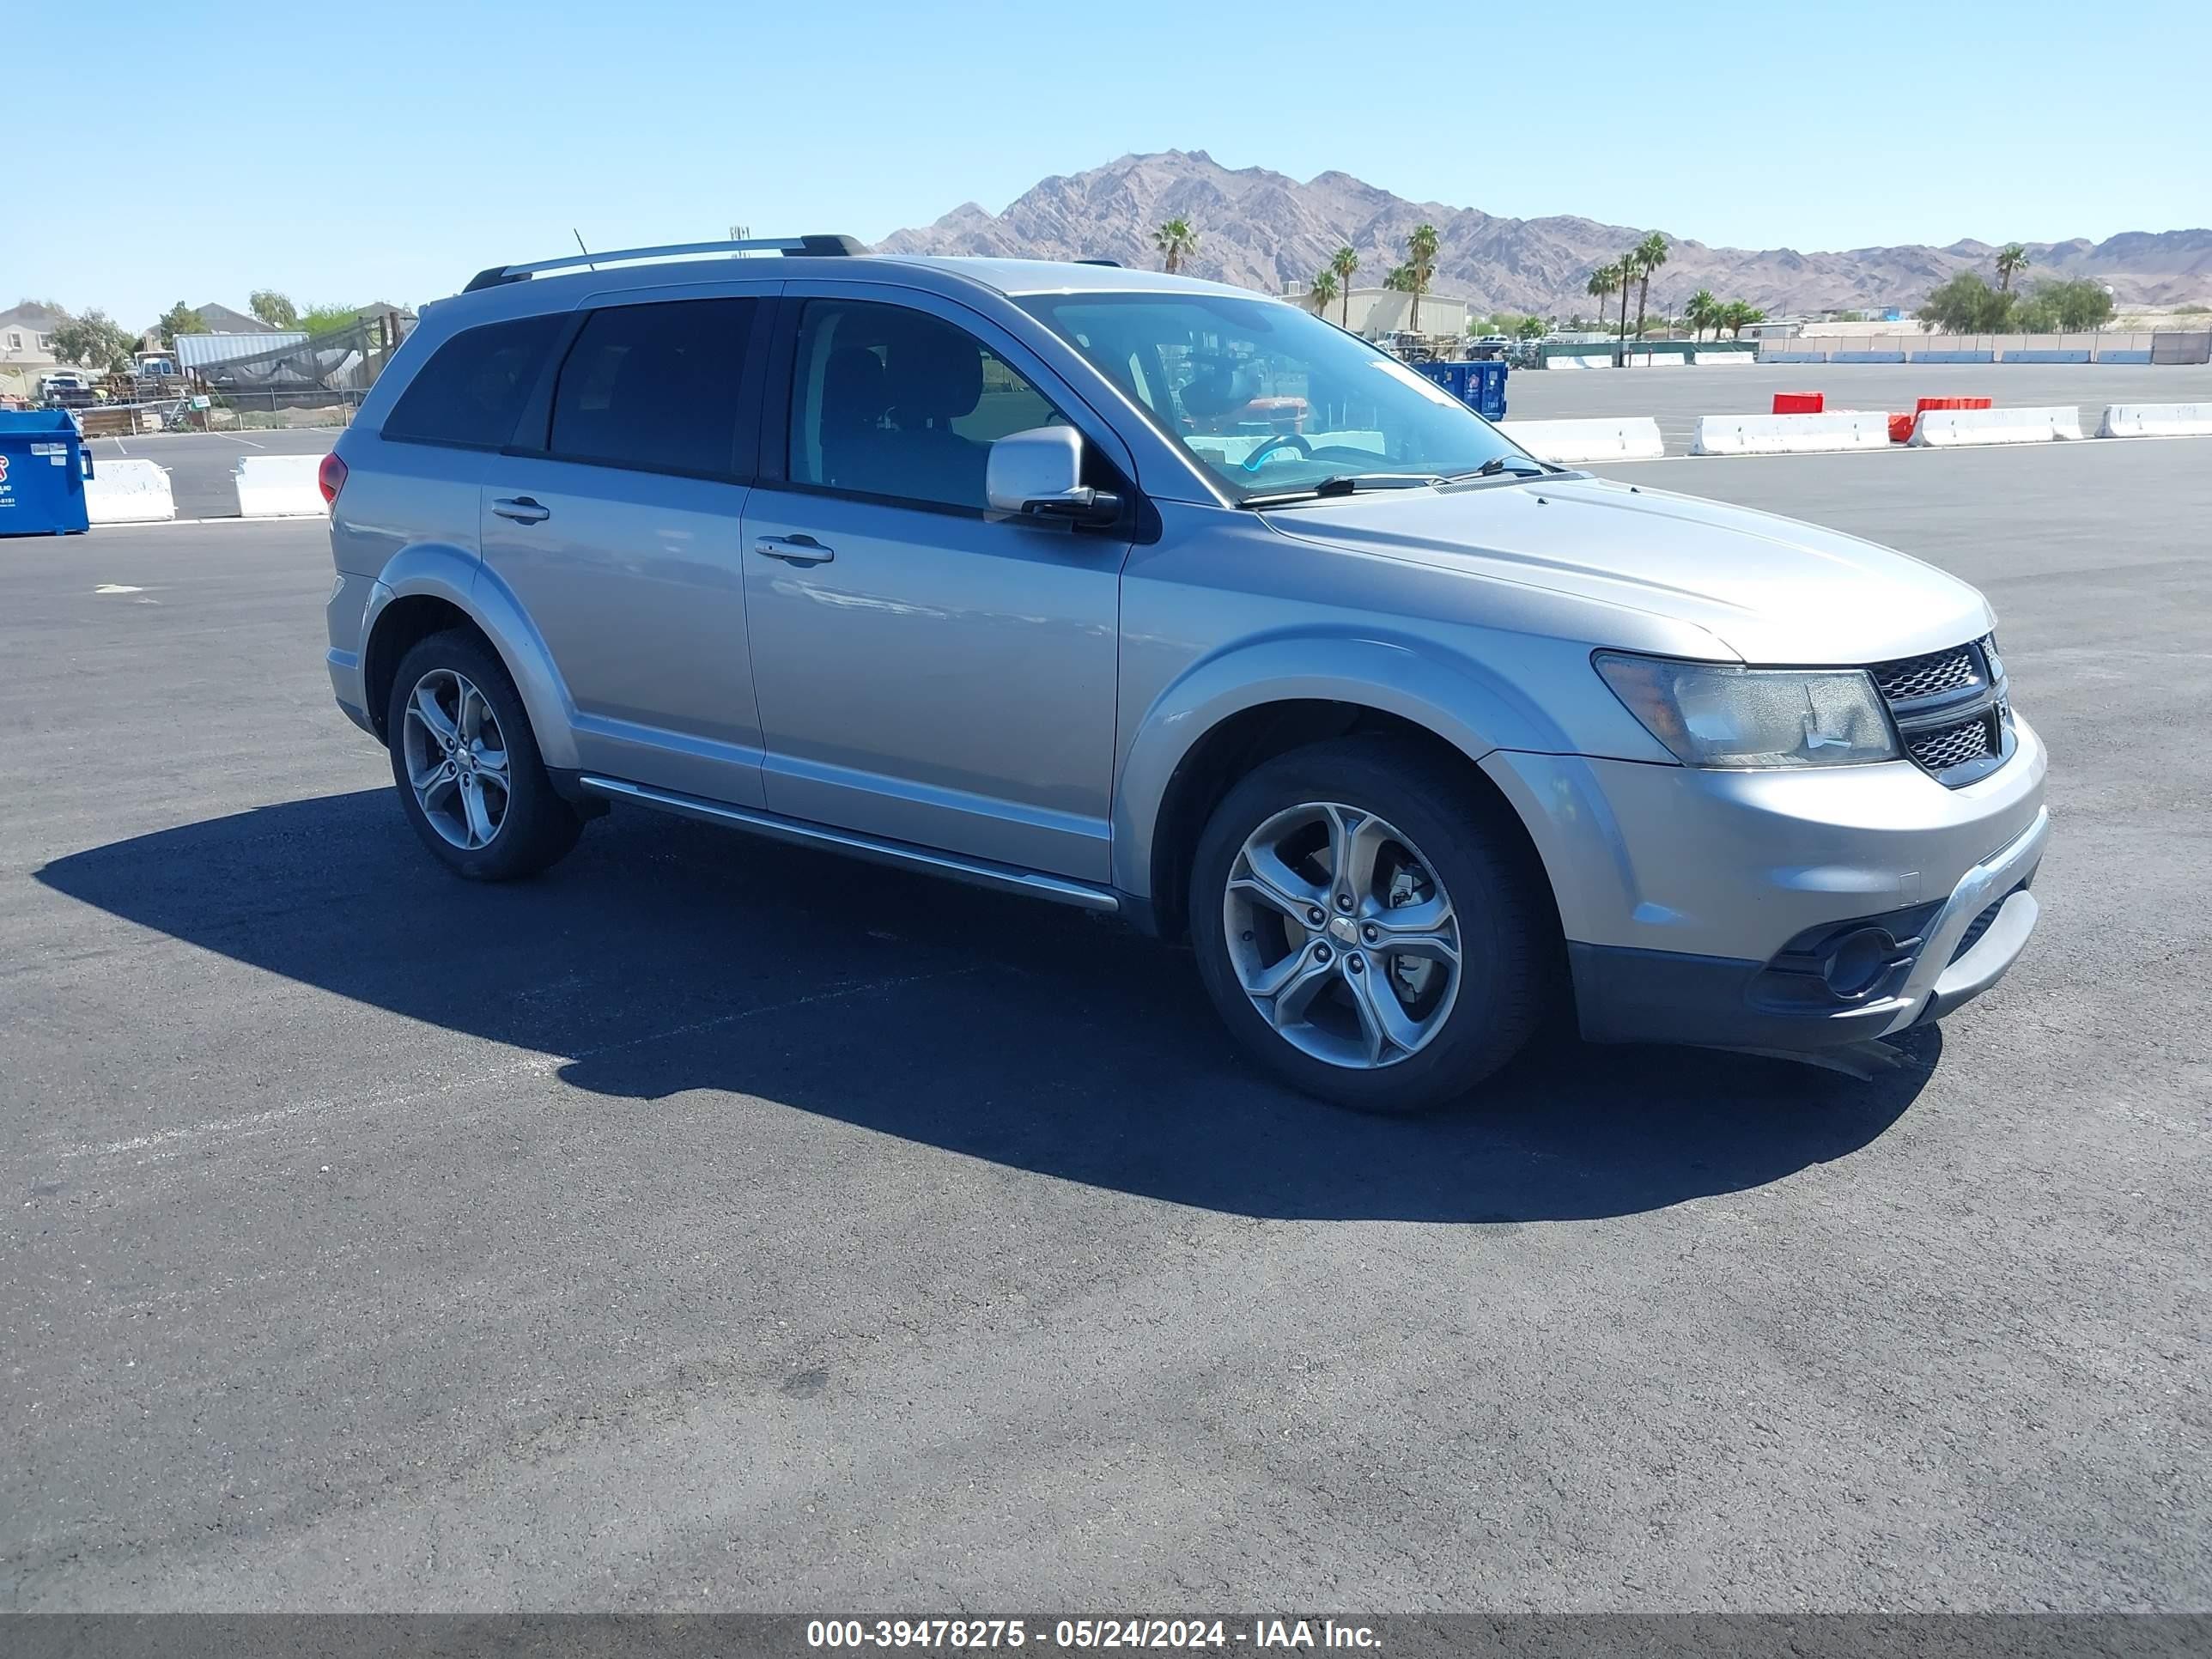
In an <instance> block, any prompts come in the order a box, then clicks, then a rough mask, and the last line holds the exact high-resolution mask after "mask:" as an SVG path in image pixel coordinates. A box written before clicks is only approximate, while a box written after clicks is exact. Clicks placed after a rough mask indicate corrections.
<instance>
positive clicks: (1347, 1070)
mask: <svg viewBox="0 0 2212 1659" xmlns="http://www.w3.org/2000/svg"><path fill="white" fill-rule="evenodd" d="M1494 811H1495V809H1493V808H1492V807H1491V806H1490V805H1488V804H1486V802H1484V801H1483V800H1482V799H1480V797H1479V796H1478V795H1477V794H1476V793H1475V792H1474V788H1473V787H1472V785H1471V782H1470V781H1469V780H1468V778H1467V777H1466V776H1465V775H1464V773H1463V771H1462V769H1459V768H1457V767H1455V766H1453V765H1451V764H1449V763H1446V762H1445V761H1443V760H1441V759H1439V758H1438V757H1433V756H1431V755H1430V754H1429V753H1427V752H1426V751H1425V750H1421V749H1419V748H1418V747H1414V746H1412V745H1406V744H1395V743H1391V742H1389V741H1387V740H1376V739H1362V738H1340V739H1336V740H1334V741H1331V742H1328V743H1324V744H1316V745H1314V746H1313V747H1311V748H1308V749H1301V750H1295V751H1293V752H1292V753H1290V754H1287V755H1283V756H1280V757H1277V758H1276V759H1274V760H1272V761H1269V762H1267V763H1266V764H1264V765H1262V766H1261V767H1260V768H1258V769H1256V770H1255V771H1254V772H1252V773H1251V774H1250V775H1249V776H1247V777H1245V778H1244V779H1243V781H1240V782H1239V783H1238V784H1237V786H1236V787H1234V788H1233V789H1231V791H1230V793H1229V795H1228V797H1227V799H1225V800H1224V801H1223V802H1222V803H1221V805H1220V806H1219V807H1218V808H1217V809H1216V811H1215V812H1214V814H1213V817H1212V820H1211V821H1210V822H1209V823H1208V824H1207V826H1206V831H1205V833H1204V835H1203V836H1201V837H1200V842H1199V847H1198V852H1197V856H1196V858H1195V860H1194V866H1193V872H1192V887H1191V894H1190V916H1191V933H1192V938H1193V942H1194V945H1195V946H1196V949H1197V954H1198V964H1199V971H1200V976H1201V977H1202V978H1203V979H1204V980H1205V981H1206V989H1207V991H1208V992H1209V993H1210V994H1212V998H1213V1000H1214V1003H1215V1006H1217V1007H1218V1009H1219V1010H1220V1012H1221V1015H1222V1018H1224V1019H1225V1020H1226V1021H1227V1022H1228V1024H1229V1027H1230V1030H1231V1031H1232V1032H1233V1033H1234V1034H1235V1035H1236V1036H1237V1039H1238V1040H1239V1042H1242V1043H1243V1046H1244V1047H1245V1048H1247V1049H1248V1050H1249V1051H1250V1053H1251V1054H1253V1055H1254V1056H1255V1058H1257V1059H1258V1060H1261V1062H1263V1063H1264V1064H1265V1065H1267V1066H1268V1067H1269V1068H1270V1069H1272V1070H1273V1071H1274V1072H1275V1073H1278V1074H1279V1075H1280V1076H1281V1077H1283V1078H1284V1079H1286V1080H1287V1081H1289V1082H1290V1083H1291V1084H1292V1085H1295V1086H1297V1088H1300V1089H1302V1090H1304V1091H1307V1092H1308V1093H1310V1094H1315V1095H1318V1096H1321V1097H1323V1098H1324V1099H1328V1100H1332V1101H1335V1102H1337V1103H1340V1104H1341V1105H1346V1106H1350V1107H1352V1108H1354V1109H1358V1110H1361V1111H1368V1112H1382V1113H1392V1114H1402V1113H1410V1112H1417V1111H1421V1110H1424V1109H1428V1108H1430V1107H1432V1106H1436V1105H1437V1104H1440V1103H1443V1102H1444V1101H1446V1100H1449V1099H1451V1098H1452V1097H1455V1096H1458V1095H1461V1094H1463V1093H1465V1092H1466V1091H1468V1090H1469V1089H1471V1088H1472V1087H1474V1085H1476V1084H1477V1083H1479V1082H1480V1081H1481V1080H1482V1079H1484V1078H1486V1077H1487V1076H1488V1075H1490V1073H1492V1072H1494V1071H1495V1070H1497V1069H1498V1067H1499V1066H1503V1065H1504V1063H1505V1062H1506V1061H1507V1060H1510V1059H1511V1058H1512V1056H1513V1055H1514V1054H1515V1053H1516V1051H1517V1050H1518V1049H1519V1048H1521V1046H1522V1043H1523V1042H1526V1041H1527V1039H1528V1034H1529V1032H1530V1030H1532V1029H1533V1028H1534V1024H1535V1021H1536V1017H1537V1013H1538V1012H1539V1006H1540V1002H1541V987H1542V985H1543V983H1544V981H1545V978H1546V975H1545V969H1544V963H1545V958H1544V955H1543V951H1542V939H1543V934H1542V932H1541V926H1540V922H1539V916H1540V915H1541V911H1540V908H1539V905H1538V903H1537V902H1536V898H1535V896H1534V894H1533V893H1532V891H1531V872H1529V870H1528V867H1527V860H1526V859H1525V858H1522V857H1519V856H1516V848H1515V847H1514V845H1513V844H1512V842H1511V841H1510V838H1509V836H1508V835H1507V833H1506V832H1505V830H1504V826H1502V825H1500V824H1499V823H1498V821H1497V818H1496V817H1495V816H1494Z"/></svg>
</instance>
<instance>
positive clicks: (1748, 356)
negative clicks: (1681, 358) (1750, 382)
mask: <svg viewBox="0 0 2212 1659" xmlns="http://www.w3.org/2000/svg"><path fill="white" fill-rule="evenodd" d="M1690 356H1691V361H1692V362H1694V363H1696V364H1697V366H1698V367H1699V368H1756V367H1757V366H1758V363H1759V357H1758V355H1757V354H1756V353H1754V352H1749V351H1696V352H1692V353H1691V354H1690Z"/></svg>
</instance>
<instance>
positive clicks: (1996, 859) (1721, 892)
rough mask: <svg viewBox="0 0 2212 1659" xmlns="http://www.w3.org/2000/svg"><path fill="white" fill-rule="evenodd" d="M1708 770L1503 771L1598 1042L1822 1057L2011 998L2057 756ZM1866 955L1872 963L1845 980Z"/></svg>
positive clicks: (2046, 830)
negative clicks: (1940, 769) (1948, 767)
mask: <svg viewBox="0 0 2212 1659" xmlns="http://www.w3.org/2000/svg"><path fill="white" fill-rule="evenodd" d="M2015 729H2016V731H2017V733H2018V738H2019V746H2018V749H2017V750H2016V751H2015V754H2014V756H2013V757H2012V759H2011V760H2010V762H2008V763H2007V764H2006V765H2005V766H2004V767H2002V768H2001V769H1999V770H1998V771H1996V772H1995V773H1992V774H1991V775H1990V776H1988V777H1986V778H1984V779H1982V780H1980V781H1978V782H1975V783H1973V784H1970V785H1968V786H1967V787H1965V788H1962V789H1946V788H1944V787H1942V785H1941V784H1938V783H1936V781H1934V780H1933V779H1931V778H1929V777H1928V776H1927V775H1925V774H1924V773H1922V772H1921V771H1920V770H1919V769H1917V767H1913V766H1911V764H1909V763H1892V764H1887V765H1881V766H1870V767H1850V768H1844V767H1838V768H1835V769H1832V770H1823V771H1806V772H1797V773H1778V772H1770V773H1747V772H1713V771H1699V770H1697V769H1691V768H1686V767H1672V766H1651V765H1644V764H1639V763H1632V762H1622V761H1592V760H1585V759H1582V758H1579V757H1571V756H1542V755H1522V754H1508V753H1504V752H1500V753H1498V754H1494V755H1492V756H1491V757H1489V758H1488V759H1487V760H1486V762H1485V763H1484V765H1485V769H1486V770H1487V771H1488V772H1489V773H1490V775H1491V776H1492V778H1493V779H1494V780H1495V781H1498V784H1499V786H1500V787H1501V788H1503V789H1504V791H1505V793H1506V794H1507V795H1508V797H1509V798H1510V799H1512V800H1513V801H1514V804H1515V805H1516V806H1517V807H1519V808H1520V810H1521V814H1522V821H1523V822H1524V823H1527V824H1528V826H1529V829H1530V832H1531V834H1532V836H1534V838H1535V840H1536V842H1537V848H1538V851H1539V853H1540V854H1541V856H1542V857H1543V860H1544V863H1545V866H1546V869H1547V872H1549V874H1550V875H1551V878H1552V884H1553V894H1554V896H1555V897H1556V898H1557V900H1558V902H1559V913H1560V920H1561V922H1562V924H1563V926H1564V927H1565V933H1566V938H1567V951H1568V959H1569V962H1570V964H1571V969H1572V971H1573V975H1574V982H1575V992H1576V999H1577V1008H1578V1012H1579V1015H1580V1018H1581V1022H1582V1027H1583V1035H1584V1036H1587V1037H1589V1039H1590V1040H1592V1041H1594V1042H1687V1043H1696V1044H1700V1045H1710V1046H1716V1047H1726V1048H1767V1049H1782V1050H1793V1051H1805V1050H1814V1049H1820V1048H1832V1047H1835V1046H1838V1045H1840V1044H1844V1043H1849V1042H1858V1041H1861V1040H1863V1039H1865V1038H1869V1037H1881V1036H1893V1035H1895V1034H1896V1033H1898V1032H1900V1031H1903V1030H1906V1029H1907V1028H1909V1027H1911V1026H1912V1025H1914V1024H1921V1023H1923V1022H1925V1021H1928V1020H1932V1019H1936V1018H1941V1017H1942V1016H1943V1015H1944V1014H1947V1013H1948V1012H1951V1011H1952V1010H1953V1009H1954V1008H1956V1007H1958V1006H1960V1004H1962V1003H1964V1002H1966V1001H1967V1000H1969V999H1971V998H1972V997H1975V996H1978V995H1979V994H1981V993H1982V992H1984V991H1985V990H1987V989H1988V988H1989V987H1990V986H1991V985H1994V984H1995V983H1996V981H1997V980H1998V979H1999V978H2000V977H2002V975H2003V974H2004V972H2005V970H2006V969H2008V968H2009V967H2010V966H2011V965H2012V963H2014V962H2015V960H2016V959H2017V958H2018V957H2019V956H2020V954H2021V951H2022V950H2023V949H2024V948H2025V947H2026V945H2027V939H2028V935H2029V934H2030V933H2032V932H2033V928H2034V926H2035V921H2036V914H2037V906H2036V901H2035V899H2034V897H2033V895H2032V894H2031V893H2030V892H2029V890H2028V887H2029V884H2030V882H2031V881H2032V880H2033V877H2034V874H2035V871H2036V866H2037V865H2038V863H2039V861H2040V860H2041V858H2042V856H2043V851H2044V847H2045V842H2047V840H2048V839H2049V836H2050V817H2049V814H2048V813H2047V812H2046V811H2045V810H2044V806H2043V784H2044V774H2045V768H2046V764H2047V762H2046V758H2045V751H2044V749H2043V745H2042V744H2041V742H2040V740H2039V738H2037V736H2036V734H2035V732H2033V729H2032V728H2030V727H2029V726H2027V723H2026V722H2024V721H2018V720H2016V721H2015ZM1847 950H1848V951H1857V952H1859V953H1860V954H1861V956H1863V957H1865V958H1866V959H1867V961H1868V963H1869V965H1868V966H1867V968H1866V969H1865V971H1864V972H1863V973H1857V974H1853V973H1838V971H1837V969H1839V968H1844V967H1847V966H1848V965H1849V964H1848V963H1847V962H1846V961H1844V960H1841V959H1839V953H1840V952H1843V951H1847Z"/></svg>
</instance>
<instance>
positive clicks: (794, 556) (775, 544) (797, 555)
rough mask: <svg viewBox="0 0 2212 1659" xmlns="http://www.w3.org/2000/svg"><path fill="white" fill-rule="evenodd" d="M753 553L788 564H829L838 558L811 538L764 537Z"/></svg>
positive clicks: (754, 546)
mask: <svg viewBox="0 0 2212 1659" xmlns="http://www.w3.org/2000/svg"><path fill="white" fill-rule="evenodd" d="M753 551H754V552H756V553H758V554H761V555H762V556H764V557H767V558H771V559H781V560H782V561H783V562H785V563H786V564H827V563H829V561H830V560H832V559H834V558H836V554H835V553H833V552H831V551H830V550H829V549H828V548H826V547H824V546H823V545H822V544H821V543H820V542H817V541H816V540H815V539H814V538H813V537H811V536H763V537H762V538H760V539H759V540H758V541H757V542H755V543H754V544H753Z"/></svg>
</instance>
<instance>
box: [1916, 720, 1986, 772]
mask: <svg viewBox="0 0 2212 1659" xmlns="http://www.w3.org/2000/svg"><path fill="white" fill-rule="evenodd" d="M1905 747H1906V748H1907V749H1909V750H1911V751H1912V758H1913V759H1914V760H1916V761H1917V762H1919V763H1920V764H1921V765H1922V766H1923V767H1925V768H1927V769H1928V770H1929V771H1930V772H1946V771H1948V770H1949V769H1951V768H1952V767H1954V766H1964V765H1966V763H1967V762H1969V761H1978V760H1979V759H1981V757H1983V756H1984V755H1986V754H1988V753H1989V752H1990V717H1989V716H1988V715H1987V714H1977V715H1975V716H1974V718H1973V719H1972V720H1961V721H1960V722H1959V724H1958V725H1956V726H1938V727H1936V730H1934V731H1933V732H1918V733H1917V734H1915V735H1914V736H1913V737H1912V738H1910V739H1909V740H1908V741H1907V742H1906V744H1905Z"/></svg>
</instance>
